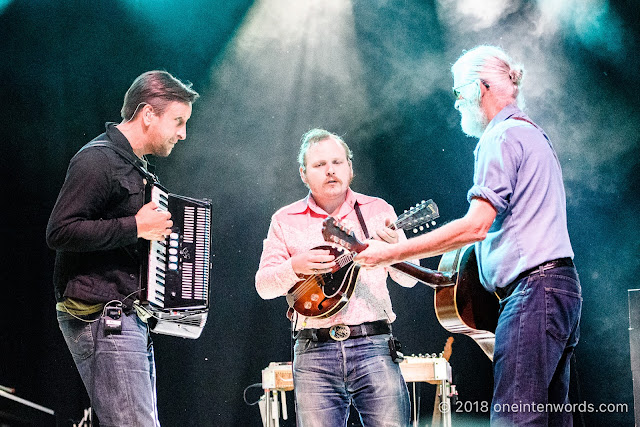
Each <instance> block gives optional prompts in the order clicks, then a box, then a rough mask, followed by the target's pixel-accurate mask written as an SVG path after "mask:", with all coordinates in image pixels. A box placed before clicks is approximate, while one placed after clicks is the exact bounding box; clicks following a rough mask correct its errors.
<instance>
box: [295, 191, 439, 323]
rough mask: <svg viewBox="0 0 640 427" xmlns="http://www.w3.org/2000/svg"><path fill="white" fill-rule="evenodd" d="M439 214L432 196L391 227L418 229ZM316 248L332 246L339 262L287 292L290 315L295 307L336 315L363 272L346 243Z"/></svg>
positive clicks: (305, 311) (300, 310)
mask: <svg viewBox="0 0 640 427" xmlns="http://www.w3.org/2000/svg"><path fill="white" fill-rule="evenodd" d="M438 217H439V213H438V206H437V205H436V204H435V202H434V201H433V200H431V199H429V200H427V201H422V202H421V203H418V204H417V205H416V206H414V207H412V208H411V209H409V210H407V211H405V212H404V213H403V214H402V215H400V216H399V217H398V219H397V220H396V221H395V222H394V223H393V224H391V225H390V226H389V228H391V229H394V230H399V229H402V230H405V231H409V230H413V232H414V233H417V232H420V231H423V230H425V229H427V228H429V227H430V226H433V225H435V219H436V218H438ZM354 238H355V236H354ZM325 240H326V239H325ZM356 240H357V239H356ZM314 249H328V250H329V251H330V252H331V255H333V256H334V257H335V262H336V266H335V267H334V268H333V270H332V271H331V272H329V273H325V274H315V275H309V276H305V277H304V278H303V279H302V280H301V281H300V282H298V283H296V284H295V285H294V286H293V287H292V288H291V289H290V290H289V292H288V293H287V296H286V299H287V303H288V304H289V310H288V312H287V317H289V319H291V318H292V316H293V312H294V311H296V312H298V313H300V314H301V315H303V316H306V317H316V318H327V317H330V316H333V315H334V314H336V313H338V312H339V311H340V310H342V309H343V308H344V306H345V305H346V304H347V303H348V302H349V298H351V295H353V291H354V290H355V286H356V283H357V281H358V275H359V273H360V266H359V265H356V264H355V263H354V262H353V257H354V256H355V254H354V253H352V252H351V251H349V250H345V248H344V247H334V246H329V245H323V246H317V247H315V248H314Z"/></svg>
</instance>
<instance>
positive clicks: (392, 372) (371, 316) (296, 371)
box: [256, 129, 416, 427]
mask: <svg viewBox="0 0 640 427" xmlns="http://www.w3.org/2000/svg"><path fill="white" fill-rule="evenodd" d="M351 159H352V153H351V150H350V149H349V147H348V146H347V144H346V143H345V142H344V141H343V140H342V138H340V137H339V136H337V135H335V134H333V133H330V132H328V131H326V130H323V129H312V130H310V131H309V132H307V133H306V134H305V135H304V136H303V137H302V144H301V147H300V153H299V157H298V160H299V163H300V177H301V179H302V181H303V182H304V183H305V185H306V186H307V187H308V188H309V190H310V191H309V195H308V196H307V197H306V198H304V199H302V200H299V201H297V202H295V203H293V204H291V205H288V206H285V207H283V208H281V209H280V210H278V211H277V212H276V213H275V214H274V215H273V217H272V219H271V225H270V227H269V232H268V235H267V238H266V239H265V241H264V248H263V252H262V257H261V259H260V267H259V270H258V272H257V274H256V289H257V291H258V293H259V295H260V296H261V297H262V298H264V299H272V298H276V297H279V296H286V298H287V302H288V303H289V306H290V307H291V308H290V312H289V316H290V319H291V322H292V330H293V331H294V338H295V346H294V360H293V378H294V387H295V388H294V392H295V399H296V417H297V422H298V425H299V426H302V427H326V426H344V425H346V423H347V419H348V417H349V406H350V404H351V403H353V405H354V407H355V408H356V409H357V410H358V412H359V414H360V418H361V420H362V422H363V424H364V425H366V426H369V425H371V426H382V425H384V426H406V425H408V424H409V418H410V403H409V394H408V391H407V387H406V384H405V382H404V379H403V377H402V374H401V372H400V367H399V366H398V363H397V362H399V360H398V359H397V356H398V355H397V350H399V348H398V347H399V344H398V343H397V341H396V340H395V339H394V338H393V336H392V334H391V326H390V324H391V323H392V322H393V321H394V320H395V318H396V316H395V314H394V312H393V310H392V307H391V300H390V298H389V292H388V290H387V276H388V275H389V274H390V275H391V277H392V279H393V280H395V281H396V282H397V283H399V284H401V285H402V286H406V287H411V286H413V285H415V283H416V281H415V280H413V279H411V278H409V277H407V276H405V275H403V274H401V273H398V272H396V271H393V270H391V269H387V268H379V269H375V270H366V271H365V270H363V271H360V267H359V266H358V265H356V264H354V263H353V262H352V261H351V259H352V255H351V253H349V251H343V252H341V251H340V250H338V249H336V248H333V247H331V246H327V244H326V243H325V242H324V239H323V235H322V226H323V221H324V220H325V218H327V216H332V217H334V218H336V219H337V220H339V221H341V223H342V224H344V225H346V226H347V227H349V228H351V229H352V230H353V232H354V233H355V234H356V235H358V236H359V238H360V239H361V240H366V239H369V238H370V237H373V238H375V239H378V240H380V241H384V242H385V243H384V244H388V243H396V242H398V241H403V240H405V236H404V233H403V231H402V229H397V228H396V227H395V225H394V224H391V220H392V219H393V220H395V219H396V214H395V212H394V210H393V208H392V207H391V206H390V205H389V204H388V203H387V202H385V201H384V200H382V199H379V198H376V197H370V196H365V195H363V194H359V193H356V192H354V191H352V190H351V189H350V184H351V180H352V179H353V168H352V162H351ZM372 232H373V233H372Z"/></svg>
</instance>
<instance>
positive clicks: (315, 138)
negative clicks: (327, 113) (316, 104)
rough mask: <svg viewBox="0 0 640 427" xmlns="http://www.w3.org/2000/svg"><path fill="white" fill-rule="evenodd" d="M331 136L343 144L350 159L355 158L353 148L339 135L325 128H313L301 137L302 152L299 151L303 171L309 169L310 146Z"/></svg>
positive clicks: (299, 161) (299, 160)
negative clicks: (308, 154)
mask: <svg viewBox="0 0 640 427" xmlns="http://www.w3.org/2000/svg"><path fill="white" fill-rule="evenodd" d="M330 138H332V139H335V140H336V141H337V142H339V143H340V144H342V146H343V147H344V152H345V154H346V156H347V159H348V160H352V159H353V152H351V149H350V148H349V146H348V145H347V143H346V142H344V140H343V139H342V138H340V137H339V136H338V135H336V134H335V133H331V132H329V131H328V130H324V129H318V128H316V129H311V130H310V131H308V132H307V133H305V134H304V135H302V138H301V139H300V152H299V153H298V163H299V164H300V167H301V168H302V171H303V172H306V171H307V158H306V157H307V151H309V148H310V147H311V146H312V145H313V144H317V143H319V142H320V141H324V140H325V139H330Z"/></svg>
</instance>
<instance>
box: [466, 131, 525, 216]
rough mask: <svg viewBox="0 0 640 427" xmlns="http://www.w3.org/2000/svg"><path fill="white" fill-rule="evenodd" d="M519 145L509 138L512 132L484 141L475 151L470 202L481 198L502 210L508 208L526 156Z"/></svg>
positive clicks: (497, 209)
mask: <svg viewBox="0 0 640 427" xmlns="http://www.w3.org/2000/svg"><path fill="white" fill-rule="evenodd" d="M514 142H515V143H514ZM519 148H520V147H519V145H518V144H517V141H513V140H510V139H509V138H508V133H504V134H502V135H501V136H500V137H499V138H498V139H493V140H485V141H481V143H480V144H479V145H478V148H477V149H476V153H475V155H476V159H475V162H476V165H475V172H474V177H473V186H472V187H471V188H470V189H469V191H468V192H467V200H468V201H469V202H471V200H472V199H474V198H481V199H484V200H487V201H488V202H489V203H491V204H492V205H493V207H494V208H495V209H496V211H497V212H498V214H502V213H503V212H505V211H506V210H507V208H508V207H509V205H510V203H511V197H512V196H513V192H514V188H515V185H516V182H515V177H516V176H517V169H518V167H519V162H520V159H521V157H522V154H521V153H520V154H518V151H519ZM520 151H521V150H520Z"/></svg>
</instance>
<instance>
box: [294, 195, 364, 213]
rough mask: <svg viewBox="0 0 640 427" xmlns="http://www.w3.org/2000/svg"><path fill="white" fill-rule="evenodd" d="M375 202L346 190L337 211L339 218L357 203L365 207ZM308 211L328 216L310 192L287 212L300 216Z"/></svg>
mask: <svg viewBox="0 0 640 427" xmlns="http://www.w3.org/2000/svg"><path fill="white" fill-rule="evenodd" d="M374 200H375V197H370V196H366V195H364V194H361V193H357V192H355V191H353V190H351V188H348V189H347V196H346V198H345V200H344V203H343V204H342V206H340V210H339V211H338V213H339V215H340V216H346V215H347V214H348V213H349V212H351V211H352V210H353V207H354V205H355V203H356V201H357V202H358V204H359V205H366V204H367V203H371V202H373V201H374ZM308 210H311V211H313V212H315V213H317V214H319V215H325V216H328V215H329V214H328V213H327V212H325V211H324V209H322V208H321V207H320V206H318V204H317V203H316V201H315V200H314V199H313V196H312V195H311V192H309V194H307V197H305V198H304V199H302V200H300V202H298V203H296V204H294V205H293V206H292V207H291V210H290V211H289V213H290V214H301V213H306V212H307V211H308Z"/></svg>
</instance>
